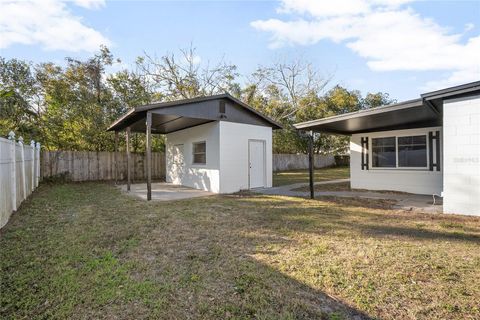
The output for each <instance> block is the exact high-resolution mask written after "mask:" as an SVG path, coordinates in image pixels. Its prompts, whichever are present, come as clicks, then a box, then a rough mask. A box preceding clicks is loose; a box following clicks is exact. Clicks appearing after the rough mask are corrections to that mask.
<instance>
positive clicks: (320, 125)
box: [295, 81, 480, 215]
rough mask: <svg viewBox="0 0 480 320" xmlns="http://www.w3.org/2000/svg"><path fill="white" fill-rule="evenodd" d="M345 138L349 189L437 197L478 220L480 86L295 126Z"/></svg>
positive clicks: (453, 210) (449, 208) (447, 208)
mask: <svg viewBox="0 0 480 320" xmlns="http://www.w3.org/2000/svg"><path fill="white" fill-rule="evenodd" d="M295 127H296V128H297V129H301V130H312V131H317V132H328V133H335V134H343V135H350V136H351V139H350V151H351V157H350V179H351V187H352V188H357V189H370V190H394V191H404V192H410V193H418V194H431V195H433V194H435V195H439V196H443V211H444V212H445V213H459V214H468V215H480V81H478V82H473V83H468V84H465V85H461V86H456V87H452V88H447V89H443V90H438V91H434V92H429V93H425V94H422V95H421V97H420V98H419V99H415V100H410V101H406V102H401V103H397V104H393V105H388V106H383V107H379V108H374V109H369V110H361V111H357V112H352V113H347V114H342V115H338V116H334V117H329V118H324V119H318V120H313V121H308V122H303V123H298V124H296V125H295Z"/></svg>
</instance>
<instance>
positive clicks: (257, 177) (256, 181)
mask: <svg viewBox="0 0 480 320" xmlns="http://www.w3.org/2000/svg"><path fill="white" fill-rule="evenodd" d="M248 160H249V187H250V189H252V188H261V187H265V176H266V172H265V170H266V168H265V167H266V166H265V141H263V140H249V141H248Z"/></svg>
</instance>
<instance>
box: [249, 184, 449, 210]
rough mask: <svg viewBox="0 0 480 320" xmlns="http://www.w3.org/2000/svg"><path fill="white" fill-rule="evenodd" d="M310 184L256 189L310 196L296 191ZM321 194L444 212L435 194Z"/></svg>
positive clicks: (317, 195) (400, 208) (367, 192)
mask: <svg viewBox="0 0 480 320" xmlns="http://www.w3.org/2000/svg"><path fill="white" fill-rule="evenodd" d="M348 181H350V179H336V180H331V181H323V182H316V183H315V185H321V184H332V183H342V182H348ZM305 186H308V183H295V184H290V185H284V186H279V187H274V188H261V189H255V192H258V193H261V194H268V195H282V196H290V197H309V196H310V193H309V192H304V191H296V190H294V189H298V188H301V187H305ZM320 196H333V197H347V198H368V199H382V200H394V201H396V204H395V205H394V206H393V208H394V209H398V210H406V211H417V212H429V213H442V212H443V206H442V198H439V197H435V205H434V204H433V201H434V199H433V196H431V195H421V194H411V193H385V192H375V191H355V190H353V191H317V192H315V197H320Z"/></svg>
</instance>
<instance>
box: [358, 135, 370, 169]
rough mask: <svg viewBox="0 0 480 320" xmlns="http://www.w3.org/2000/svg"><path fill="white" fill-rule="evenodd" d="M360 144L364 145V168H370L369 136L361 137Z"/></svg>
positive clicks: (362, 155)
mask: <svg viewBox="0 0 480 320" xmlns="http://www.w3.org/2000/svg"><path fill="white" fill-rule="evenodd" d="M360 144H361V145H362V154H361V157H362V170H368V162H369V161H368V137H362V138H360Z"/></svg>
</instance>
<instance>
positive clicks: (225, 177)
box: [220, 121, 272, 193]
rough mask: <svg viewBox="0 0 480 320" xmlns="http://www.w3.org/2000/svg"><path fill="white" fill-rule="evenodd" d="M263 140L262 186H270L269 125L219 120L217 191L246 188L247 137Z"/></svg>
mask: <svg viewBox="0 0 480 320" xmlns="http://www.w3.org/2000/svg"><path fill="white" fill-rule="evenodd" d="M249 139H257V140H264V141H265V147H266V166H265V168H266V187H271V186H272V128H270V127H263V126H256V125H249V124H242V123H233V122H227V121H221V122H220V170H221V175H220V192H221V193H230V192H236V191H239V190H242V189H248V187H249V186H248V169H249V168H248V140H249Z"/></svg>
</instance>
